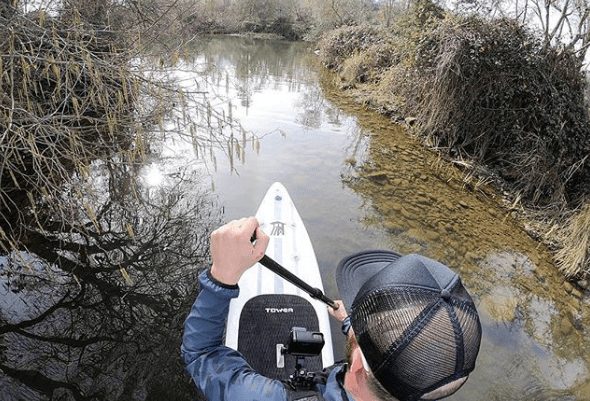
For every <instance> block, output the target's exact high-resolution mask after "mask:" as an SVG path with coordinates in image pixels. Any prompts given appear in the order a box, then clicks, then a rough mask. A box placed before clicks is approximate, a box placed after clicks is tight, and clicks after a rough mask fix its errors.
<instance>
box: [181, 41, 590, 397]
mask: <svg viewBox="0 0 590 401" xmlns="http://www.w3.org/2000/svg"><path fill="white" fill-rule="evenodd" d="M200 46H202V48H201V49H199V52H198V54H199V55H198V56H196V57H195V58H194V60H189V61H185V64H184V66H183V70H184V71H185V72H184V73H183V76H184V77H186V78H187V80H188V81H191V80H192V81H191V82H198V88H199V89H200V90H206V91H207V92H208V93H209V95H210V97H211V103H212V105H213V106H214V107H217V108H221V109H224V110H225V113H226V115H231V116H232V117H233V118H235V119H238V120H239V121H240V122H241V124H242V126H243V127H244V128H245V130H247V131H249V134H248V136H250V135H254V136H255V137H256V138H257V140H255V141H250V140H246V141H244V142H243V143H242V146H238V147H237V149H233V151H231V153H232V156H231V157H228V155H227V154H224V153H222V152H220V151H217V152H216V153H214V156H215V162H209V163H208V164H207V166H208V169H209V172H210V180H211V185H212V186H213V188H214V191H215V193H216V194H217V196H218V198H219V201H220V203H221V204H222V205H223V207H224V210H225V218H226V220H230V219H234V218H238V217H242V216H246V215H252V214H254V213H255V212H256V209H257V207H258V204H259V202H260V200H261V199H262V196H263V195H264V193H265V192H266V189H267V188H268V187H269V185H270V184H271V183H272V182H274V181H280V182H282V183H283V184H284V185H285V186H286V187H287V189H288V190H289V192H290V194H291V196H292V198H293V200H294V202H295V204H296V206H297V207H298V210H299V212H300V214H301V216H302V218H303V220H304V222H305V224H306V227H307V229H308V232H309V235H310V237H311V239H312V242H313V244H314V247H315V251H316V254H317V258H318V262H319V264H320V266H321V269H322V272H323V277H324V283H325V287H326V292H327V295H329V296H330V297H334V298H337V297H338V294H337V290H336V288H335V284H334V279H333V275H334V271H335V267H336V264H337V263H338V261H339V260H340V259H341V258H342V257H343V256H345V255H346V254H348V253H352V252H355V251H358V250H362V249H366V248H390V249H395V250H397V251H400V252H402V253H406V252H421V253H423V254H425V255H427V256H430V257H433V258H437V259H440V260H441V261H443V262H445V263H447V264H448V265H450V266H451V267H452V268H454V269H455V270H456V271H458V272H460V273H461V275H462V278H463V281H464V283H465V284H466V286H467V287H468V289H469V290H470V292H471V293H472V295H473V296H474V298H475V300H476V303H477V305H478V308H479V311H480V315H481V318H482V323H483V334H484V336H483V340H482V346H481V351H480V356H479V359H478V364H477V368H476V370H475V372H474V373H473V374H472V377H471V378H470V380H469V381H468V382H467V384H466V385H465V386H464V388H463V389H462V390H461V391H460V392H459V393H458V394H457V395H456V396H454V397H452V399H453V400H482V401H483V400H590V340H588V333H587V332H588V327H587V324H588V318H589V315H590V313H589V309H590V306H589V302H588V297H587V296H586V298H585V299H584V297H583V295H582V294H580V292H579V291H578V290H577V289H575V288H572V287H571V286H569V285H566V284H565V283H564V280H563V278H562V277H561V276H560V274H558V273H557V272H556V270H555V268H554V267H553V266H552V264H551V258H550V255H549V253H548V252H547V251H546V250H545V249H544V247H543V246H540V245H539V244H538V243H537V242H535V241H533V240H532V239H531V238H530V237H529V236H528V235H527V234H526V233H525V232H524V230H523V229H522V228H521V227H520V226H519V225H518V224H516V223H515V221H514V220H513V218H512V216H511V214H510V213H509V210H508V209H506V208H502V207H500V206H499V200H498V196H496V195H495V193H494V192H493V191H492V190H490V189H489V188H487V187H486V186H485V185H483V184H481V183H478V182H476V181H474V180H473V179H470V178H469V177H466V174H465V173H464V172H462V171H461V170H459V169H458V168H456V167H453V166H449V164H448V163H444V162H442V161H441V160H440V158H439V157H438V156H437V155H436V153H434V152H431V151H428V150H425V149H424V148H423V147H422V146H421V145H420V144H418V143H417V142H416V141H415V140H414V139H413V138H411V137H410V136H409V134H407V133H406V132H404V131H403V130H402V129H400V128H397V127H395V126H394V125H392V124H391V123H390V122H389V121H388V120H387V119H386V118H384V117H382V116H379V115H377V114H375V113H373V112H369V111H366V110H363V109H362V108H361V107H359V106H358V105H357V104H355V103H354V102H352V101H351V100H350V99H346V98H345V97H344V96H343V95H341V94H340V93H339V92H338V91H336V90H334V88H333V86H332V83H331V80H332V78H331V76H330V75H329V74H327V73H326V72H322V69H321V68H320V66H319V65H318V63H317V61H316V60H315V55H314V54H313V52H312V50H313V49H310V48H309V45H308V44H303V43H288V42H281V41H268V40H253V39H246V38H232V37H223V38H212V39H207V40H204V41H203V42H201V44H200ZM197 70H198V71H199V74H195V73H194V71H197ZM334 337H335V338H338V336H337V333H335V336H334ZM335 349H336V353H337V354H341V352H342V349H341V347H340V346H338V345H337V346H335Z"/></svg>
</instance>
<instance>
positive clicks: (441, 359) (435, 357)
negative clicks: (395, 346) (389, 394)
mask: <svg viewBox="0 0 590 401" xmlns="http://www.w3.org/2000/svg"><path fill="white" fill-rule="evenodd" d="M455 364H456V345H455V335H454V332H453V325H452V323H451V320H450V318H449V313H448V311H447V309H446V308H445V307H444V305H441V307H440V308H439V309H438V311H437V312H436V313H435V314H434V316H433V317H432V319H431V320H430V322H429V323H427V329H423V330H422V331H421V332H420V333H419V334H418V335H417V336H416V337H414V339H413V340H412V341H411V342H410V343H409V344H408V346H407V347H406V348H405V349H404V350H403V351H402V352H401V353H400V354H399V356H398V357H397V359H396V361H395V364H394V367H395V371H396V372H397V375H398V377H399V378H400V379H401V380H403V381H404V382H406V383H409V384H411V385H412V386H413V387H417V388H419V389H426V388H429V387H431V386H432V385H434V384H436V383H438V382H439V381H441V380H444V379H445V378H446V377H448V376H449V375H452V374H453V373H454V372H455Z"/></svg>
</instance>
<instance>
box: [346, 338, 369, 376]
mask: <svg viewBox="0 0 590 401" xmlns="http://www.w3.org/2000/svg"><path fill="white" fill-rule="evenodd" d="M349 370H350V372H351V373H352V374H355V375H356V374H358V373H366V370H365V367H364V366H363V354H362V352H361V348H360V347H359V346H358V345H356V346H355V347H354V349H353V350H352V353H351V356H350V366H349Z"/></svg>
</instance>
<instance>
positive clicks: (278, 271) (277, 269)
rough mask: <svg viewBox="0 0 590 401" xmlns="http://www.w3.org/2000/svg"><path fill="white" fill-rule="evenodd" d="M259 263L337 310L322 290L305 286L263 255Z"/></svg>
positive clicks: (336, 306)
mask: <svg viewBox="0 0 590 401" xmlns="http://www.w3.org/2000/svg"><path fill="white" fill-rule="evenodd" d="M254 241H256V231H254V234H252V237H251V238H250V242H254ZM259 263H260V264H261V265H262V266H264V267H266V268H267V269H269V270H270V271H272V272H274V273H275V274H278V275H279V276H280V277H282V278H284V279H285V280H287V281H288V282H290V283H291V284H293V285H294V286H296V287H297V288H300V289H301V290H303V291H305V292H306V293H308V294H309V296H310V297H312V298H314V299H318V300H320V301H322V302H323V303H325V304H326V305H328V306H329V307H330V308H332V309H334V310H336V309H338V304H337V303H336V302H334V301H333V300H331V299H330V298H328V297H327V296H325V295H324V293H323V292H322V290H320V289H319V288H314V287H312V286H311V285H309V284H307V283H306V282H305V281H303V280H301V279H300V278H299V277H297V276H296V275H294V274H293V273H291V272H290V271H289V270H287V269H285V268H284V267H283V266H281V265H280V264H279V263H277V262H276V261H275V260H273V259H272V258H270V257H268V256H267V255H264V256H263V257H262V259H260V261H259Z"/></svg>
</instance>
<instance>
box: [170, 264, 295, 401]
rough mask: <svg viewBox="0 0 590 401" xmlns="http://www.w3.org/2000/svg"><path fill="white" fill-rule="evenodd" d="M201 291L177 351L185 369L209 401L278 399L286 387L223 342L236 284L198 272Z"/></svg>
mask: <svg viewBox="0 0 590 401" xmlns="http://www.w3.org/2000/svg"><path fill="white" fill-rule="evenodd" d="M199 280H200V282H201V292H200V293H199V295H198V297H197V299H196V301H195V303H194V304H193V306H192V308H191V311H190V313H189V315H188V317H187V319H186V321H185V323H184V335H183V338H182V346H181V354H182V358H183V360H184V363H185V365H186V369H187V371H188V373H189V374H190V375H191V377H192V378H193V380H194V382H195V384H196V385H197V387H198V388H199V389H200V390H201V391H202V392H203V394H204V395H205V396H206V397H207V399H208V400H209V401H236V400H252V401H258V400H260V401H262V400H265V401H282V400H286V399H287V398H286V397H287V395H286V390H285V387H284V386H283V384H282V383H281V382H280V381H278V380H273V379H270V378H267V377H265V376H262V375H260V374H259V373H257V372H255V371H254V370H253V369H252V368H251V367H250V366H249V365H248V363H247V362H246V360H245V359H244V357H243V356H242V355H241V354H240V353H239V352H238V351H236V350H233V349H231V348H229V347H226V346H224V345H223V333H224V330H225V324H226V320H227V314H228V311H229V302H230V300H231V298H235V297H237V296H238V293H239V289H238V286H237V285H236V286H227V285H224V284H222V283H219V282H217V281H216V280H215V279H214V278H213V277H211V275H210V273H209V271H207V272H204V273H202V274H201V275H200V276H199Z"/></svg>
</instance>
